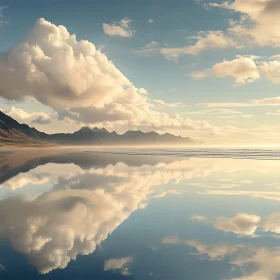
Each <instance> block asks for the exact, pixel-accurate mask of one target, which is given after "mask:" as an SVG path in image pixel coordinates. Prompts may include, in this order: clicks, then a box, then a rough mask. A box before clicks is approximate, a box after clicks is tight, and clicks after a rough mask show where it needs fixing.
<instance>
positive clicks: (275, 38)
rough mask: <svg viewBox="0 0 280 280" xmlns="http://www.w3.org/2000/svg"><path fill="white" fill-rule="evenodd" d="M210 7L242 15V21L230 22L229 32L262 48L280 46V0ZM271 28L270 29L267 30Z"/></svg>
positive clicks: (240, 0)
mask: <svg viewBox="0 0 280 280" xmlns="http://www.w3.org/2000/svg"><path fill="white" fill-rule="evenodd" d="M210 6H213V7H221V8H225V9H229V10H233V11H235V12H238V13H240V14H241V16H240V20H238V21H233V20H232V21H230V27H229V29H228V32H229V33H230V34H232V35H233V36H237V37H239V38H240V39H241V40H243V41H245V42H244V43H245V44H248V43H253V44H258V45H260V46H267V45H270V46H274V47H279V46H280V28H279V27H280V20H279V11H280V4H279V1H278V0H234V1H232V2H230V1H224V2H223V3H222V4H216V3H211V4H210ZM268 26H269V28H267V27H268Z"/></svg>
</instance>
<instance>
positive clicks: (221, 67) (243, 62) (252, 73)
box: [191, 56, 260, 84]
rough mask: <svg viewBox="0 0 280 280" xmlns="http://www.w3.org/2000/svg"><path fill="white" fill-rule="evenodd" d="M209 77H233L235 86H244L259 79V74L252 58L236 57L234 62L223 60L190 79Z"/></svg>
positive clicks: (194, 74)
mask: <svg viewBox="0 0 280 280" xmlns="http://www.w3.org/2000/svg"><path fill="white" fill-rule="evenodd" d="M209 76H210V77H211V76H215V77H218V78H225V77H233V78H234V79H235V81H236V83H237V84H246V83H252V82H254V81H255V80H257V79H259V78H260V72H259V68H258V66H257V64H256V63H255V61H254V59H253V58H251V57H244V56H237V57H236V59H234V60H231V61H226V60H225V61H223V62H220V63H217V64H215V65H214V66H213V67H212V68H211V69H206V70H203V71H200V72H194V73H192V74H191V77H192V78H194V79H202V78H205V77H209Z"/></svg>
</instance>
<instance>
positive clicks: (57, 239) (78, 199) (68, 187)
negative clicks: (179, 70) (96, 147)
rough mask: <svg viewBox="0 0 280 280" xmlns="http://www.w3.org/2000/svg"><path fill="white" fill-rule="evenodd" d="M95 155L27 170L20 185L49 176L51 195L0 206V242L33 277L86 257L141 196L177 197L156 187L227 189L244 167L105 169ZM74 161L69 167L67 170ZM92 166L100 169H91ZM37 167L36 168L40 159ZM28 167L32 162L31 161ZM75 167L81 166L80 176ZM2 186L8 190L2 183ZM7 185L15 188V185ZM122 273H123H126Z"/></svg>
mask: <svg viewBox="0 0 280 280" xmlns="http://www.w3.org/2000/svg"><path fill="white" fill-rule="evenodd" d="M98 156H99V159H98ZM98 156H97V157H96V154H95V155H93V156H91V155H90V153H83V154H82V155H81V153H77V154H75V156H72V157H70V156H69V157H68V156H67V155H66V156H65V157H59V156H58V157H57V158H56V157H55V156H53V155H52V157H54V158H52V160H54V161H55V162H59V161H61V163H63V164H53V163H48V160H45V161H46V162H44V164H45V163H48V164H46V165H44V166H39V167H37V168H35V167H36V165H35V166H33V164H30V166H31V168H35V169H31V171H30V172H29V173H24V174H19V175H18V176H23V177H24V176H27V177H24V178H28V176H29V175H30V176H33V177H31V178H33V179H34V178H38V176H37V175H38V174H46V176H47V175H49V176H52V177H51V181H50V180H49V183H52V184H53V185H52V186H53V188H52V190H51V191H50V192H45V193H43V194H40V195H38V196H36V197H34V198H33V199H29V200H24V199H20V198H13V199H6V200H3V201H0V220H1V224H0V236H1V237H4V238H6V239H8V240H9V241H10V242H11V244H12V246H13V247H14V248H15V249H16V250H18V251H20V252H22V253H24V254H26V255H27V257H28V260H29V262H30V263H31V264H32V265H33V266H35V267H36V268H37V269H38V270H39V271H40V272H41V273H47V272H49V271H51V270H53V269H57V268H64V267H66V266H67V264H68V263H69V261H70V260H71V259H75V258H76V256H77V255H78V254H82V255H87V254H90V253H92V252H93V251H94V250H95V248H96V246H97V245H98V244H100V243H101V242H102V241H103V240H105V239H106V238H107V236H108V234H110V233H112V232H113V231H114V230H115V229H116V227H118V226H119V225H120V224H121V223H122V222H123V221H124V220H125V219H126V218H127V217H128V216H129V215H130V214H131V213H132V212H133V211H135V210H137V209H141V208H144V207H145V206H146V205H147V203H148V198H149V197H158V198H160V197H163V196H165V195H167V194H177V195H179V194H182V193H183V192H184V191H185V190H184V189H183V190H182V186H181V188H180V190H178V189H168V190H161V189H160V188H157V187H158V186H160V185H165V184H168V183H173V184H178V183H180V182H182V181H183V180H184V179H187V180H190V179H195V178H206V177H207V176H209V175H213V174H214V175H215V176H216V177H218V178H215V177H214V179H216V180H217V179H220V174H221V173H222V174H223V176H224V175H225V174H227V176H228V177H229V179H230V178H232V180H231V181H229V183H228V184H227V183H226V182H223V183H221V182H220V184H213V185H212V184H211V188H216V189H220V187H221V185H222V186H224V187H225V186H226V185H227V186H229V185H230V188H234V187H235V186H233V185H234V184H235V182H236V180H237V179H238V178H239V177H238V176H236V175H238V174H239V173H238V172H239V171H240V170H241V171H244V169H245V170H246V168H248V167H246V166H248V165H244V160H232V159H219V160H217V159H199V158H192V159H184V160H182V159H178V158H174V159H170V158H168V159H166V158H165V159H162V158H157V159H155V158H153V159H152V162H153V164H151V163H150V160H151V159H150V158H144V157H141V159H138V158H137V159H135V158H133V156H128V157H127V158H126V161H127V162H133V164H131V165H130V164H129V163H127V164H126V163H123V162H119V160H117V159H116V158H114V161H115V162H114V164H110V157H111V156H112V155H107V157H108V158H105V157H104V159H103V156H101V155H98ZM72 158H73V159H72ZM96 158H97V159H96ZM105 159H106V160H105ZM74 160H76V162H75V163H76V165H74V164H70V163H71V162H72V161H73V162H74ZM94 160H95V162H94ZM98 160H103V161H104V162H105V163H104V162H101V163H100V164H99V162H98ZM139 160H141V161H143V163H141V164H137V165H135V164H134V162H136V163H139ZM37 161H38V162H41V159H40V158H39V159H38V160H37ZM30 162H31V163H32V159H30ZM50 162H52V161H50ZM78 162H80V163H81V162H82V163H83V165H79V164H78ZM92 162H94V164H92ZM241 163H242V164H241ZM250 163H252V164H251V165H250V168H251V169H252V170H255V169H260V166H263V163H260V162H251V161H250ZM274 164H275V163H269V167H267V169H264V168H262V169H260V170H262V172H267V171H269V172H270V171H271V170H272V171H273V172H274V171H275V170H276V168H274V169H273V168H271V167H272V166H273V167H277V172H278V170H279V169H278V165H275V166H274ZM78 165H79V166H78ZM37 166H38V165H37ZM80 166H86V167H85V168H84V169H83V167H80ZM100 166H101V167H100ZM243 166H245V167H243ZM4 175H5V174H4ZM231 176H234V177H231ZM16 177H17V176H16ZM16 177H14V178H15V179H14V180H15V181H16ZM237 177H238V178H237ZM29 178H30V177H29ZM11 180H13V179H11ZM246 180H248V179H247V178H246ZM12 182H13V181H12ZM30 182H31V181H30ZM239 182H240V180H239ZM5 184H9V181H7V182H6V183H5ZM10 184H11V183H10ZM238 184H239V183H238ZM13 185H14V186H15V187H16V186H17V187H19V186H20V184H18V185H16V183H13ZM209 185H210V184H209ZM209 185H208V184H204V185H200V186H198V185H197V187H202V188H207V191H208V190H209V189H208V188H209ZM22 187H24V185H22ZM216 189H211V191H216ZM223 190H224V191H229V190H227V189H223ZM230 191H232V190H230ZM248 192H249V191H248ZM279 195H280V193H279ZM196 220H199V218H196ZM200 220H201V217H200ZM267 228H268V227H267ZM173 242H176V240H175V241H174V240H173ZM174 244H175V243H174ZM186 245H188V244H186ZM226 250H227V248H223V247H222V248H220V250H219V252H220V253H216V254H218V255H216V257H217V256H221V255H222V253H223V252H224V251H226ZM212 258H215V256H214V255H213V256H212ZM122 273H124V274H125V273H128V271H127V270H126V267H125V268H124V270H123V271H122Z"/></svg>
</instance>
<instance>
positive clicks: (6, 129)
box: [0, 111, 199, 147]
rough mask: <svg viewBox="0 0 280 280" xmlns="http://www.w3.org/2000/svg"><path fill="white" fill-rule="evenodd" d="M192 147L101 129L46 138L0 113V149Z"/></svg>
mask: <svg viewBox="0 0 280 280" xmlns="http://www.w3.org/2000/svg"><path fill="white" fill-rule="evenodd" d="M55 143H56V144H58V145H107V146H108V145H111V146H114V145H118V146H120V145H124V146H137V145H146V146H148V145H151V146H159V145H169V146H170V145H195V144H199V143H197V142H195V141H194V140H192V139H190V138H189V137H181V136H175V135H172V134H169V133H165V134H158V133H156V132H153V131H152V132H146V133H144V132H142V131H139V130H138V131H127V132H126V133H124V134H118V133H116V132H115V131H113V132H109V131H107V130H106V129H105V128H103V129H99V128H92V129H91V128H89V127H83V128H81V129H80V130H78V131H76V132H74V133H56V134H46V133H44V132H40V131H38V130H37V129H35V128H31V127H29V126H28V125H26V124H20V123H18V122H17V121H16V120H14V119H13V118H11V117H9V116H7V115H6V114H4V113H2V112H1V111H0V147H1V145H2V146H42V145H54V144H55Z"/></svg>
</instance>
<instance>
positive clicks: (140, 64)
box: [0, 0, 280, 146]
mask: <svg viewBox="0 0 280 280" xmlns="http://www.w3.org/2000/svg"><path fill="white" fill-rule="evenodd" d="M279 15H280V2H279V1H278V0H230V1H224V0H211V1H210V0H185V1H181V0H174V1H167V0H141V1H136V0H133V1H131V0H118V1H113V0H94V1H89V0H81V1H74V0H60V1H54V0H50V1H35V0H25V1H22V0H0V109H1V110H2V111H3V112H4V113H6V114H8V115H10V116H12V117H13V118H15V119H16V120H18V121H19V122H23V123H27V124H29V125H31V126H34V127H35V128H37V129H38V130H41V131H44V132H47V133H55V132H74V131H76V130H78V129H79V128H80V127H82V126H90V127H100V128H101V127H102V128H103V127H104V128H106V129H108V130H109V131H113V130H115V131H117V132H119V133H124V132H125V131H127V130H142V131H157V132H159V133H165V132H169V133H172V134H175V135H182V136H189V137H191V138H193V139H194V140H202V141H204V142H205V143H207V144H209V145H231V146H233V145H238V146H244V145H246V146H260V145H261V146H273V145H276V146H277V145H278V146H279V143H280V124H279V118H280V94H279V83H280V54H279V47H280V17H279Z"/></svg>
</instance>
